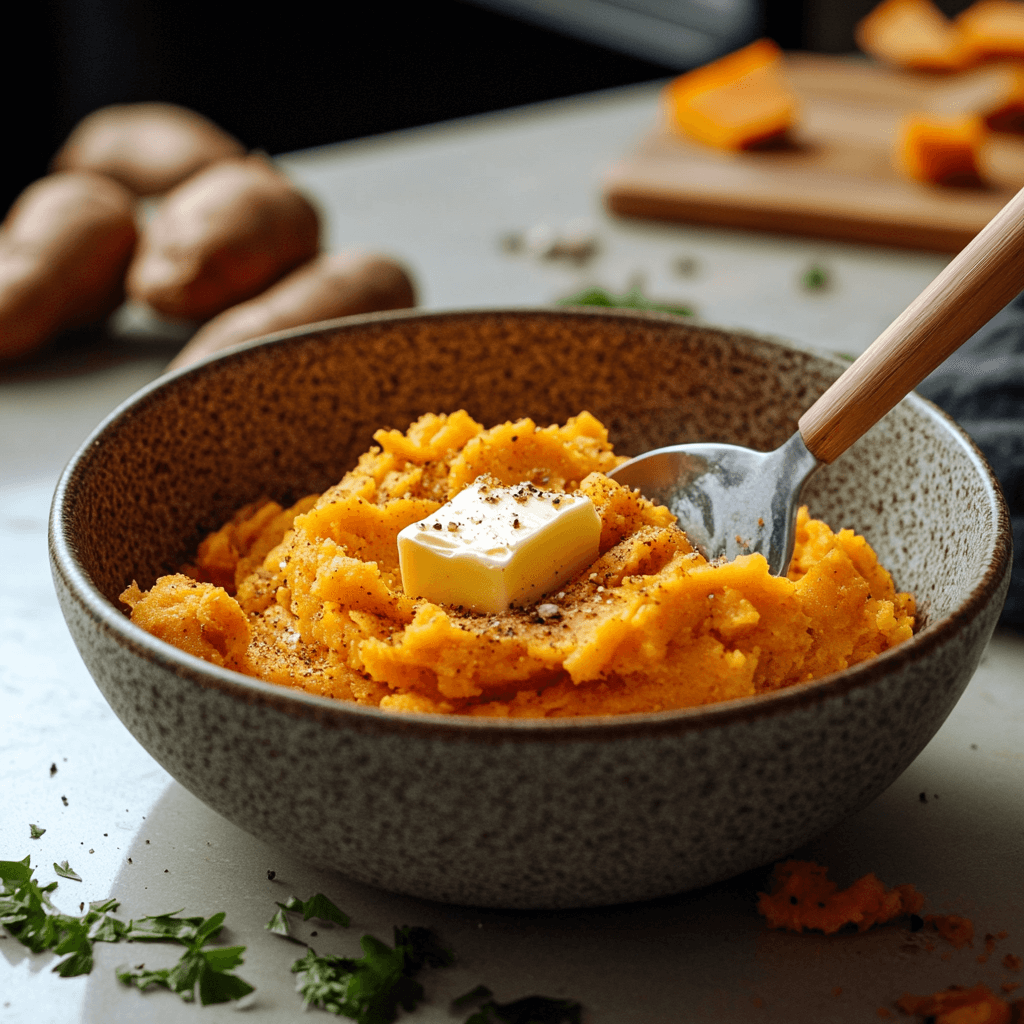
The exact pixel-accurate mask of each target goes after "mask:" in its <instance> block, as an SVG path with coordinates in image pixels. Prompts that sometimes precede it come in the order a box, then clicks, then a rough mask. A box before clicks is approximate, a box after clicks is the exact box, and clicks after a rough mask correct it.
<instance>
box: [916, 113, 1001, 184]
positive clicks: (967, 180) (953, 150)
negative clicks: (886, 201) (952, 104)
mask: <svg viewBox="0 0 1024 1024" xmlns="http://www.w3.org/2000/svg"><path fill="white" fill-rule="evenodd" d="M984 142H985V124H984V122H983V121H982V120H981V118H980V117H977V116H974V115H966V116H959V117H938V116H934V115H928V114H912V115H910V116H908V117H906V118H905V119H904V120H903V122H902V124H901V125H900V135H899V143H898V149H897V153H896V164H897V167H898V169H899V170H901V171H902V172H903V173H904V174H905V175H906V176H907V177H908V178H912V179H913V180H914V181H923V182H926V183H928V184H934V185H978V184H980V183H981V170H980V157H981V149H982V146H983V144H984Z"/></svg>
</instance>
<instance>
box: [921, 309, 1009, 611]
mask: <svg viewBox="0 0 1024 1024" xmlns="http://www.w3.org/2000/svg"><path fill="white" fill-rule="evenodd" d="M917 390H918V392H919V393H920V394H922V395H924V397H925V398H929V399H931V401H933V402H934V403H935V404H936V405H938V406H940V407H941V408H943V409H945V410H946V412H948V413H949V414H950V416H952V417H953V419H955V420H956V421H957V422H958V423H959V424H960V426H962V427H963V428H964V430H966V431H967V433H968V434H970V435H971V437H972V438H973V439H974V443H975V444H976V445H977V446H978V447H979V448H980V449H981V450H982V452H983V453H984V454H985V458H987V459H988V461H989V463H990V464H991V466H992V469H993V470H994V472H995V474H996V476H997V477H998V478H999V483H1000V484H1001V485H1002V488H1003V494H1004V495H1006V502H1007V504H1008V505H1009V506H1010V521H1011V524H1012V526H1013V547H1014V551H1015V553H1016V557H1015V558H1014V562H1013V573H1012V576H1011V579H1010V593H1009V596H1008V597H1007V599H1006V606H1005V607H1004V609H1003V616H1002V618H1001V619H1000V623H1001V624H1002V625H1006V626H1013V627H1014V628H1016V629H1024V292H1022V293H1021V294H1020V295H1018V296H1017V298H1015V299H1014V300H1013V301H1012V302H1011V303H1010V304H1009V305H1008V306H1007V307H1006V308H1005V309H1003V310H1001V311H1000V312H999V313H998V314H997V315H996V316H995V317H994V318H993V319H992V320H991V321H989V323H987V324H986V325H985V326H984V327H983V328H982V329H981V330H980V331H978V333H977V334H975V335H974V337H973V338H971V339H970V340H969V341H967V342H966V343H965V344H964V345H963V346H962V347H961V348H960V349H958V350H957V351H956V352H954V353H953V355H951V356H950V357H949V359H947V360H946V361H945V362H944V363H943V364H942V365H941V366H940V367H939V368H938V369H937V370H936V371H935V372H934V373H933V374H932V375H931V376H930V377H927V378H926V379H925V380H924V381H923V382H922V384H921V386H920V387H919V388H918V389H917Z"/></svg>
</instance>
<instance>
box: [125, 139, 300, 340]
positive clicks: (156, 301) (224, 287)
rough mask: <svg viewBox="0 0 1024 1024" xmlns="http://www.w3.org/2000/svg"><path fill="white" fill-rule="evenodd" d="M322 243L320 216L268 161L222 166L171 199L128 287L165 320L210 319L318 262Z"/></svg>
mask: <svg viewBox="0 0 1024 1024" xmlns="http://www.w3.org/2000/svg"><path fill="white" fill-rule="evenodd" d="M319 243H320V223H319V217H318V215H317V212H316V210H315V209H314V208H313V206H312V205H311V204H310V202H309V201H308V200H307V199H306V198H305V196H303V195H302V193H301V192H299V190H298V189H297V188H296V187H295V186H294V185H293V184H292V183H291V182H290V181H289V180H288V179H287V178H286V177H285V176H284V175H283V174H281V173H280V172H279V171H277V170H276V169H275V168H274V167H273V165H272V164H271V163H270V162H269V161H268V160H267V159H266V158H265V157H262V156H255V155H254V156H248V157H245V158H243V159H236V160H222V161H220V162H219V163H216V164H213V165H212V166H210V167H208V168H206V169H205V170H203V171H200V172H199V173H198V174H195V175H193V176H192V177H191V178H189V179H188V180H186V181H185V182H183V183H182V184H181V185H179V186H178V187H177V188H176V189H174V190H173V191H172V192H170V193H169V194H168V195H167V197H166V198H165V199H164V201H163V203H162V204H161V206H160V207H159V209H158V210H157V211H156V213H155V215H154V216H153V218H152V219H151V220H150V221H149V223H148V224H147V225H146V226H145V228H144V229H143V232H142V237H141V239H140V243H139V247H138V250H137V252H136V255H135V259H134V260H133V261H132V264H131V266H130V267H129V270H128V279H127V282H126V288H127V291H128V294H129V295H130V296H131V297H132V298H133V299H136V300H137V301H139V302H143V303H146V304H147V305H149V306H150V307H151V308H153V309H155V310H156V311H157V312H158V313H162V314H163V315H165V316H169V317H177V318H181V319H185V320H207V319H209V318H210V317H212V316H216V314H218V313H220V312H222V311H223V310H225V309H227V308H228V307H230V306H233V305H235V304H236V303H239V302H243V301H245V300H246V299H249V298H252V297H253V296H254V295H258V294H259V293H260V292H261V291H263V290H264V289H266V288H267V287H269V286H270V285H271V284H273V283H274V282H275V281H277V280H278V279H279V278H281V277H282V276H284V275H285V274H286V273H288V271H290V270H292V269H294V268H295V267H297V266H299V265H300V264H302V263H305V262H306V261H307V260H309V259H312V258H313V257H314V256H315V255H316V253H317V250H318V249H319Z"/></svg>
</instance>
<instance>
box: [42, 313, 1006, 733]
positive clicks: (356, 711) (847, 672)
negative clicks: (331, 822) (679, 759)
mask: <svg viewBox="0 0 1024 1024" xmlns="http://www.w3.org/2000/svg"><path fill="white" fill-rule="evenodd" d="M567 314H568V315H570V316H580V315H582V316H585V317H594V318H599V319H616V320H636V319H640V320H642V321H651V320H654V321H660V322H663V323H668V324H673V325H679V323H680V318H679V317H677V316H675V315H673V314H667V313H654V312H646V311H643V312H641V311H635V310H631V311H624V310H621V309H601V308H594V307H569V306H556V307H518V308H516V307H511V308H484V307H481V308H479V309H477V308H469V309H456V310H431V311H424V310H418V309H412V310H400V311H392V312H387V313H369V314H363V315H360V316H352V317H342V318H339V319H335V320H325V321H321V322H319V323H315V324H307V325H304V326H302V327H297V328H292V329H290V330H287V331H278V332H276V333H274V334H269V335H265V336H263V337H260V338H254V339H253V340H251V341H247V342H243V343H242V344H239V345H236V346H233V347H232V348H229V349H226V350H224V351H223V352H220V353H217V354H216V355H213V356H210V357H209V358H207V359H204V360H202V361H201V362H198V363H196V364H194V365H193V366H189V367H184V368H182V369H179V370H175V371H173V372H171V373H168V374H166V375H164V376H161V377H159V378H157V379H156V380H155V381H152V382H151V383H149V384H147V385H146V386H145V387H143V388H141V389H140V390H139V391H137V392H136V393H135V394H134V395H132V396H131V397H129V398H128V399H127V400H125V401H124V402H122V403H121V404H120V405H119V406H118V407H117V408H116V409H114V410H113V411H112V412H111V413H110V414H109V415H108V416H107V417H106V418H105V419H104V420H103V421H102V422H101V423H100V424H99V425H98V426H97V427H96V429H95V430H94V431H93V432H92V433H91V434H90V435H89V437H88V438H87V439H86V440H85V442H84V443H83V444H82V445H81V447H80V448H79V449H78V451H77V452H76V453H75V454H74V455H73V456H72V458H71V460H70V461H69V463H68V465H67V466H66V467H65V469H64V472H63V473H62V474H61V477H60V480H59V482H58V484H57V488H56V490H55V492H54V496H53V502H52V505H51V510H50V528H49V541H50V552H51V560H52V564H53V571H54V573H59V574H60V576H61V578H62V580H63V582H64V583H65V584H66V586H67V588H68V590H69V592H70V593H71V594H72V595H74V597H75V598H76V599H77V600H78V601H79V603H80V604H81V605H82V606H83V608H85V609H86V610H87V611H88V612H89V614H90V615H91V616H92V618H93V620H94V621H95V622H96V624H97V625H98V626H99V627H100V628H101V629H103V630H104V631H106V632H108V633H110V634H113V635H114V636H115V637H116V638H117V640H118V642H119V644H120V645H121V646H122V647H123V648H124V649H126V650H128V651H130V652H131V653H133V654H136V655H138V656H139V657H141V658H143V659H144V660H146V661H149V662H152V663H154V664H156V665H158V666H160V667H162V668H165V669H168V670H170V671H172V672H174V673H175V674H176V675H178V676H179V677H182V678H185V679H189V680H191V681H192V682H194V683H196V684H197V685H199V686H201V687H204V688H213V689H217V690H220V691H221V692H223V693H225V694H227V695H230V696H233V697H237V698H239V699H240V700H242V701H243V702H244V703H246V704H259V705H263V706H267V707H271V708H273V709H275V710H277V711H280V712H284V713H286V714H289V715H292V716H294V717H298V718H304V719H310V720H313V721H316V722H318V723H320V724H322V725H324V726H327V727H329V728H336V729H352V730H355V731H358V732H369V733H391V734H396V733H397V734H415V735H417V736H420V737H423V738H446V739H452V740H463V741H476V742H483V743H485V744H489V743H508V742H531V743H532V742H537V741H549V742H557V741H559V740H560V739H565V738H569V737H573V738H576V739H580V740H582V739H587V740H595V739H608V740H611V739H620V738H626V737H628V736H633V735H638V734H643V735H645V736H654V735H664V734H678V733H683V732H693V731H700V730H703V729H708V728H712V727H723V726H725V725H728V724H729V723H731V722H735V721H752V720H754V719H758V718H763V717H774V716H776V715H781V714H785V713H786V712H789V711H791V710H794V709H797V708H801V707H806V706H808V705H811V704H815V703H818V702H820V701H824V700H828V699H829V698H835V697H841V696H844V695H846V694H848V693H850V692H852V691H855V690H858V689H863V688H865V687H869V686H871V685H872V684H873V683H875V682H876V681H877V680H879V679H880V678H882V677H883V676H886V675H889V674H890V673H893V672H898V671H899V670H900V669H901V667H902V666H903V665H905V664H907V663H908V662H911V661H915V660H917V659H918V658H922V657H925V656H927V655H928V654H929V652H931V651H932V650H934V649H935V648H936V647H937V646H939V645H940V644H942V643H944V642H946V641H947V640H949V639H950V638H951V637H952V636H953V635H954V634H956V633H957V632H958V631H960V630H962V629H966V628H968V627H969V625H970V623H972V622H973V621H974V620H975V619H976V618H977V617H978V616H979V615H980V614H981V613H982V612H983V610H984V609H985V607H986V606H987V605H988V603H989V601H991V600H992V598H993V596H994V595H995V593H996V591H997V590H998V588H999V585H1000V583H1001V581H1002V580H1003V578H1004V577H1005V576H1006V574H1007V573H1008V572H1009V568H1010V562H1011V558H1012V533H1011V528H1010V516H1009V511H1008V508H1007V505H1006V501H1005V499H1004V497H1003V494H1002V491H1001V490H1000V488H999V484H998V482H997V481H996V479H995V476H994V474H993V473H992V469H991V467H990V466H989V464H988V462H987V460H986V459H985V456H984V455H983V454H982V453H981V451H980V450H979V449H978V447H977V445H976V444H975V443H974V442H973V441H972V440H971V438H970V437H969V436H968V435H967V434H966V433H965V432H964V431H963V430H962V429H961V428H960V427H959V425H958V424H957V423H956V422H955V421H954V420H953V419H952V417H950V416H949V415H947V414H946V413H945V412H943V410H941V409H940V408H938V406H936V405H934V404H933V403H931V402H929V401H928V400H927V399H924V398H922V397H921V396H920V395H917V394H911V395H910V396H908V399H907V400H908V401H910V402H911V403H913V404H914V405H915V406H917V407H918V408H919V410H921V411H923V412H925V413H926V414H927V415H928V416H930V417H931V418H932V419H934V420H937V421H938V422H939V423H940V424H941V425H942V426H944V427H946V428H947V429H948V430H949V431H950V433H951V434H952V435H953V437H954V438H955V439H956V440H958V441H959V442H960V444H961V445H963V447H964V449H965V450H966V452H967V454H968V455H969V457H970V458H971V459H972V460H973V462H974V463H975V465H976V467H977V469H978V471H979V474H980V476H981V478H982V479H983V480H984V481H985V485H986V495H987V497H988V499H989V507H991V506H992V505H994V506H995V510H996V540H995V544H994V545H993V549H992V552H991V555H990V557H989V559H988V563H987V565H986V567H985V571H984V574H983V576H982V578H981V580H980V581H979V583H978V584H977V585H976V586H975V588H974V589H973V590H972V592H971V594H970V595H969V597H968V598H967V600H966V601H965V602H963V604H962V605H961V606H960V607H959V608H957V609H956V610H955V611H954V612H952V613H950V614H949V615H947V616H945V617H944V618H942V619H940V620H939V621H937V622H929V623H927V624H926V625H925V627H924V629H922V630H921V631H920V632H919V633H915V634H914V636H913V637H911V639H910V640H907V641H905V642H903V643H902V644H900V645H899V646H897V647H895V648H892V649H890V650H888V651H885V652H883V653H882V654H880V655H878V656H877V657H875V658H872V659H871V660H869V661H866V662H861V663H860V664H858V665H854V666H852V667H850V668H846V669H843V670H841V671H839V672H833V673H830V674H829V675H827V676H822V677H821V678H820V679H815V680H812V681H810V682H807V683H798V684H796V685H794V686H791V687H787V688H786V689H783V690H774V691H772V692H771V693H765V694H757V695H754V696H752V697H740V698H736V699H733V700H729V701H723V702H722V703H718V704H706V705H701V706H699V707H694V708H680V709H677V710H671V711H647V712H634V713H629V714H621V715H608V716H596V715H595V716H580V717H575V718H558V719H499V720H495V719H480V718H467V717H460V716H452V715H442V714H429V713H419V712H418V713H416V714H411V713H408V714H405V713H403V714H398V713H396V712H388V711H382V710H380V709H379V708H375V707H366V706H363V705H359V704H352V703H348V702H342V701H338V700H335V699H332V698H330V697H320V696H316V695H315V694H310V693H306V692H304V691H301V690H292V689H289V688H287V687H283V686H279V685H277V684H275V683H268V682H264V681H263V680H260V679H255V678H252V677H250V676H245V675H242V674H241V673H237V672H232V671H231V670H229V669H224V668H220V667H218V666H216V665H212V664H210V663H209V662H206V661H203V660H202V659H200V658H197V657H195V656H194V655H191V654H186V653H185V652H184V651H180V650H178V649H177V648H176V647H173V646H171V645H170V644H168V643H166V642H164V641H162V640H158V639H157V638H156V637H153V636H152V635H150V634H149V633H147V632H145V631H144V630H143V629H141V628H140V627H138V626H136V625H134V624H133V623H132V622H131V620H130V619H128V618H127V617H126V616H125V615H124V614H123V613H122V612H121V611H120V610H118V609H117V608H115V607H114V606H113V605H112V604H110V602H108V601H107V599H106V597H104V596H103V594H102V593H101V592H100V591H99V589H98V588H97V587H96V586H95V585H94V584H93V583H92V581H91V580H90V579H89V577H88V575H87V573H86V572H85V569H84V568H83V566H82V564H81V562H80V561H79V559H78V557H77V554H76V552H75V550H74V548H73V545H72V544H71V541H70V532H71V530H70V524H69V529H68V530H67V531H65V528H64V526H65V519H66V515H65V506H66V503H67V500H68V495H69V492H70V491H71V490H72V489H73V488H74V486H75V483H76V481H77V478H78V476H79V474H80V472H81V468H80V467H81V465H82V463H83V461H84V460H85V458H86V456H87V455H88V453H89V450H90V449H91V448H92V447H93V445H95V444H97V443H98V441H99V439H100V437H101V436H102V435H103V434H104V433H105V432H106V431H108V430H110V429H111V428H112V427H113V426H114V425H115V424H116V423H117V422H118V421H119V420H120V419H122V418H123V417H124V416H126V415H130V414H131V411H132V410H133V409H134V408H135V407H136V406H138V405H141V404H143V403H145V402H147V401H149V400H150V399H151V397H152V396H153V394H154V393H155V392H157V391H159V390H162V389H163V388H164V387H166V386H168V385H170V384H172V383H173V382H176V381H177V380H179V379H180V378H182V377H184V376H188V375H190V374H193V373H201V372H202V371H203V369H204V368H205V367H207V366H209V365H211V364H213V363H220V362H222V361H226V360H232V359H242V358H244V357H245V354H246V353H247V352H248V351H250V350H251V349H254V348H261V347H263V346H269V345H282V344H287V343H288V342H290V341H292V340H293V339H297V338H308V337H310V336H313V335H317V334H322V333H325V332H336V331H338V330H344V329H346V328H349V329H352V330H356V329H358V328H359V327H361V326H362V325H364V324H370V323H379V322H395V321H402V320H417V319H429V320H433V321H437V320H444V319H453V318H462V317H479V316H481V315H493V316H511V317H517V316H531V317H537V316H555V317H564V316H565V315H567ZM687 323H690V324H691V325H693V326H699V327H700V328H701V329H702V330H709V331H713V332H717V333H721V334H723V335H725V336H727V337H730V338H733V339H735V338H736V337H740V338H745V339H748V340H750V341H753V342H758V343H766V344H769V345H775V346H778V347H781V348H790V349H793V350H796V351H802V352H806V353H807V354H809V355H813V356H816V357H817V358H822V359H829V358H830V357H829V354H827V353H823V352H820V351H815V350H813V349H811V348H809V347H802V346H799V345H795V344H790V343H787V342H785V341H783V340H781V339H779V338H776V337H768V336H765V335H758V334H756V333H755V332H752V331H747V330H739V329H731V328H718V327H713V326H710V325H705V324H702V323H701V324H694V323H693V322H692V321H687ZM832 358H833V359H834V361H835V362H836V363H837V364H839V363H840V362H841V361H840V360H839V359H838V358H836V357H832Z"/></svg>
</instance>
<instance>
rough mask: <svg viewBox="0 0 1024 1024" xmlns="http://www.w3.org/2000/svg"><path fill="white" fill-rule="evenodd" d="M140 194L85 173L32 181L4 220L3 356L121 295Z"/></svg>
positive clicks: (0, 245)
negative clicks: (137, 194)
mask: <svg viewBox="0 0 1024 1024" xmlns="http://www.w3.org/2000/svg"><path fill="white" fill-rule="evenodd" d="M135 239H136V231H135V197H134V196H133V195H132V194H131V193H130V192H128V191H127V190H126V189H124V188H122V186H120V185H119V184H118V183H117V182H116V181H113V180H112V179H110V178H107V177H103V176H102V175H99V174H92V173H89V172H85V171H75V172H67V173H63V174H51V175H48V176H47V177H45V178H41V179H40V180H39V181H36V182H34V183H33V184H31V185H29V187H28V188H27V189H25V191H24V192H22V194H21V195H20V196H19V197H18V198H17V200H16V201H15V203H14V205H13V206H12V207H11V209H10V211H9V212H8V214H7V217H6V219H5V220H4V222H3V224H2V225H0V360H3V359H15V358H18V357H20V356H24V355H27V354H28V353H29V352H31V351H32V350H33V349H36V348H39V347H40V346H41V345H43V344H44V343H45V342H46V341H47V340H48V339H49V338H50V337H51V336H52V335H54V334H56V333H57V332H58V331H61V330H63V329H65V328H67V327H75V326H79V325H81V324H85V323H89V322H90V321H93V320H99V319H101V318H102V317H104V316H106V314H107V313H110V312H111V311H112V310H113V309H115V308H116V307H117V305H118V303H120V301H121V299H122V297H123V295H124V288H123V281H124V273H125V270H126V269H127V267H128V261H129V260H130V259H131V256H132V250H133V248H134V246H135Z"/></svg>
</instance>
